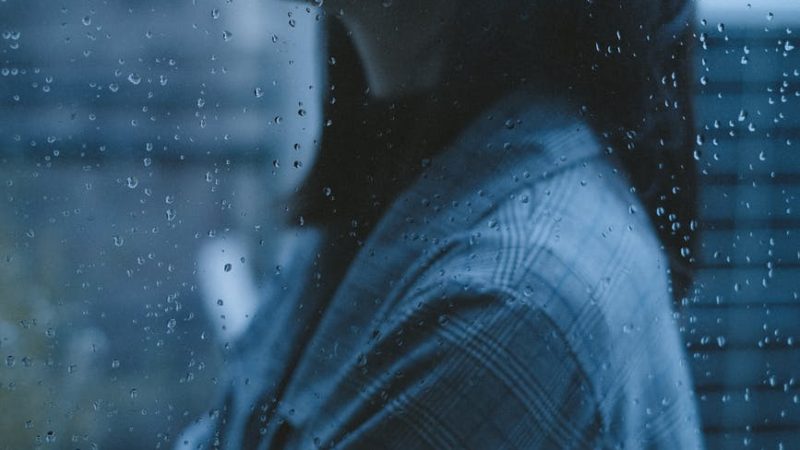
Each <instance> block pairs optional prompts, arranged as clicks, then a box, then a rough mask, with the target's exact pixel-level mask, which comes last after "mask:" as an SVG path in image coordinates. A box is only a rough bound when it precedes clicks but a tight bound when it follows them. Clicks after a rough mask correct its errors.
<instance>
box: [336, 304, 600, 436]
mask: <svg viewBox="0 0 800 450" xmlns="http://www.w3.org/2000/svg"><path fill="white" fill-rule="evenodd" d="M349 373H350V375H349V376H347V377H346V380H345V381H343V382H342V384H341V386H340V389H339V391H338V394H337V399H335V400H334V402H336V403H338V405H339V406H342V408H341V409H339V411H345V412H346V413H345V414H344V415H342V416H340V417H344V420H337V421H336V425H335V426H336V427H338V430H337V431H336V432H335V433H333V435H334V436H336V438H335V439H333V440H331V442H329V443H328V444H330V445H331V446H332V447H334V448H341V449H446V448H458V449H501V448H509V449H539V448H561V449H567V448H593V447H595V446H597V443H596V442H597V439H598V437H599V436H600V435H601V428H602V426H603V424H602V420H601V419H600V414H599V413H598V409H597V407H596V402H595V401H594V396H593V393H592V391H591V386H590V385H589V383H588V382H587V380H586V377H585V375H584V374H583V372H582V371H581V368H580V366H579V364H578V362H577V358H576V357H575V355H574V354H573V353H572V350H571V349H570V348H569V345H568V344H567V342H566V340H565V338H564V337H563V335H562V333H561V331H560V330H559V329H558V327H557V326H556V325H555V324H554V323H553V322H552V321H551V320H550V319H549V318H548V316H547V315H546V314H544V313H543V312H542V311H541V310H538V309H536V308H533V307H531V306H528V305H527V304H526V303H524V302H523V301H520V300H512V299H508V300H503V299H501V298H499V297H498V296H495V295H485V296H477V297H469V298H458V299H454V298H452V297H450V298H445V299H440V300H439V301H436V302H430V303H428V302H426V303H423V304H418V305H415V306H414V307H413V308H411V310H410V311H407V312H406V313H405V314H403V315H402V317H400V318H398V319H397V320H395V322H394V324H393V326H391V327H390V329H389V331H388V332H386V333H382V334H381V335H380V336H379V337H378V338H377V339H376V342H375V344H374V345H372V346H370V347H369V350H368V352H366V353H365V354H361V355H359V357H358V358H357V361H356V362H355V366H354V368H353V370H351V371H350V372H349ZM343 405H346V406H343Z"/></svg>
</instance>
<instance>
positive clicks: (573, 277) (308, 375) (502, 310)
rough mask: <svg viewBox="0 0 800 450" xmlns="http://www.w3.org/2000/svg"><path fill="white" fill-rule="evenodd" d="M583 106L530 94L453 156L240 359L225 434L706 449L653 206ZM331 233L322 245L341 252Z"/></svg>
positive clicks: (236, 443)
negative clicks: (613, 158) (632, 184)
mask: <svg viewBox="0 0 800 450" xmlns="http://www.w3.org/2000/svg"><path fill="white" fill-rule="evenodd" d="M575 116H576V115H574V114H572V113H571V112H570V111H569V108H568V107H565V106H564V105H563V104H560V103H558V102H553V101H551V100H547V99H545V98H543V97H536V96H533V97H532V96H529V95H526V94H522V93H518V94H517V95H515V96H512V97H510V99H507V100H506V101H503V102H500V103H499V104H498V105H496V106H495V107H494V108H493V109H491V110H490V111H489V112H487V113H486V114H482V115H480V117H479V118H478V119H477V121H476V122H475V123H474V124H473V125H472V126H471V127H469V128H468V130H467V131H466V133H464V134H463V135H462V136H461V138H459V139H458V140H457V141H456V144H454V145H453V146H452V147H451V148H449V149H448V150H446V151H445V152H444V153H443V154H441V155H439V156H438V157H436V158H435V159H434V160H433V161H432V162H431V163H430V166H429V167H428V168H427V169H426V170H425V171H424V172H423V174H422V175H421V176H420V178H419V179H417V180H416V181H415V182H414V183H412V185H411V186H410V188H408V189H407V190H406V191H405V192H404V193H403V194H401V195H400V197H399V198H398V199H397V200H396V201H395V202H394V203H393V204H392V205H391V206H390V207H389V209H388V210H387V212H386V214H385V215H384V216H383V217H382V218H381V220H380V221H379V223H378V224H377V226H376V227H375V229H374V231H373V232H372V233H371V235H370V237H369V238H368V239H367V240H366V242H364V244H363V246H362V247H361V248H360V249H359V250H358V251H357V253H356V256H355V257H354V259H353V261H352V263H351V264H350V265H349V266H348V267H347V268H346V270H345V273H344V275H343V277H342V279H341V280H340V281H336V282H334V283H333V284H334V285H333V286H327V287H322V288H320V287H317V286H315V285H314V284H313V283H309V281H308V280H313V279H314V274H315V273H320V272H323V273H324V272H325V271H326V269H327V268H329V265H330V264H334V265H335V264H336V261H335V258H334V260H333V261H327V262H326V261H325V258H324V257H321V258H316V259H313V260H311V261H309V263H308V265H307V268H306V270H300V271H298V272H296V274H297V275H295V277H293V279H292V280H284V281H283V282H287V281H288V284H295V283H303V284H304V286H303V287H302V288H300V289H298V290H296V292H295V294H294V295H291V296H288V297H286V298H283V299H281V300H280V302H278V303H277V304H276V306H275V309H273V310H270V311H264V312H263V313H262V315H261V316H260V317H258V318H256V322H257V323H262V324H265V323H268V324H269V326H267V327H264V328H263V330H268V331H265V332H262V333H259V335H257V336H253V333H251V339H250V341H249V342H248V343H247V344H246V345H245V347H246V348H245V349H244V350H243V351H242V353H241V355H240V364H239V365H238V366H237V367H238V369H237V370H235V371H233V372H232V375H231V378H230V379H229V380H228V382H229V385H230V386H232V388H231V390H230V393H229V395H228V398H229V399H230V400H229V402H228V405H231V406H230V407H229V409H227V410H223V412H222V414H221V415H220V416H219V418H218V419H217V423H216V424H213V425H212V427H210V428H209V430H211V429H214V428H216V429H217V431H218V432H220V435H219V436H220V439H221V441H222V443H223V445H224V446H226V448H238V447H240V446H242V445H244V446H252V447H253V448H257V447H256V445H261V446H262V448H264V447H265V448H306V447H309V446H315V445H316V446H321V447H324V448H327V447H328V446H335V447H337V448H365V449H366V448H398V449H399V448H475V449H483V448H596V447H603V448H613V447H619V448H670V449H672V448H701V447H702V444H701V443H700V442H701V441H700V435H699V429H698V424H697V419H696V416H695V411H694V403H693V400H692V393H691V382H690V380H689V378H688V375H687V371H686V367H685V365H684V364H683V353H682V350H681V346H680V344H679V338H678V335H677V328H676V325H675V323H674V322H673V317H672V313H671V308H670V305H671V299H670V297H669V295H668V291H667V275H666V268H667V262H666V259H665V257H664V255H663V253H662V252H661V250H660V249H659V244H658V239H657V237H656V235H655V233H654V232H653V229H652V225H651V224H650V223H649V220H648V219H647V216H646V215H645V214H642V213H641V212H640V211H641V209H642V206H641V205H640V204H639V202H638V200H637V199H636V198H635V196H634V195H633V194H632V193H631V192H630V190H629V188H628V184H627V182H626V181H625V179H624V177H623V176H622V175H621V173H620V172H619V171H618V170H616V168H615V166H614V164H613V163H612V162H610V161H609V160H608V159H607V155H605V154H603V152H601V151H600V147H599V146H598V143H597V141H596V139H595V138H594V134H593V132H592V131H591V130H590V128H589V127H588V126H586V125H585V124H584V123H582V122H581V121H580V120H578V119H577V118H576V117H575ZM337 239H341V237H339V235H338V234H336V233H333V234H328V235H327V237H326V238H324V239H322V241H321V244H320V246H319V247H318V248H317V250H316V253H317V254H318V255H324V254H325V253H326V251H327V250H326V249H327V248H329V244H330V242H331V241H335V240H337Z"/></svg>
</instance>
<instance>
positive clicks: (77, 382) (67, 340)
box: [0, 0, 800, 449]
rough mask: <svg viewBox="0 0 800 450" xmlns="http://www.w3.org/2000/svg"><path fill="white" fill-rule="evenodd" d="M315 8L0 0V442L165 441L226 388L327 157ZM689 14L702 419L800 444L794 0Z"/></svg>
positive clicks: (221, 0)
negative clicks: (291, 204)
mask: <svg viewBox="0 0 800 450" xmlns="http://www.w3.org/2000/svg"><path fill="white" fill-rule="evenodd" d="M318 13H319V11H318V10H317V9H316V7H315V6H313V5H311V4H309V5H306V4H295V3H284V2H271V1H259V0H183V1H181V2H159V1H155V0H137V1H132V0H109V1H100V0H96V1H93V0H61V1H59V2H51V1H43V0H0V33H2V34H1V35H0V36H1V38H0V189H1V190H2V195H0V202H2V208H0V405H3V406H4V412H3V413H2V415H0V437H1V438H0V449H27V448H39V447H42V448H82V449H83V448H104V449H139V448H170V447H171V446H172V445H173V440H174V438H175V436H176V434H177V433H178V432H179V431H180V430H181V429H182V428H183V427H184V426H186V425H187V424H188V423H190V422H191V421H192V420H193V419H194V418H195V417H197V416H199V415H201V414H202V413H203V411H205V410H206V409H207V408H208V407H209V406H210V404H211V402H212V401H213V400H214V399H213V394H212V393H213V392H215V391H216V383H217V377H218V375H219V371H220V367H221V365H222V364H223V362H224V360H225V357H226V356H225V355H226V351H227V348H228V345H227V344H228V343H230V342H232V341H233V340H235V338H236V337H237V336H238V335H239V333H241V332H242V330H243V329H244V327H245V326H246V324H247V320H248V318H249V317H250V315H251V314H252V312H253V311H254V310H255V308H256V307H257V306H258V303H259V298H261V297H262V296H263V292H262V290H263V287H262V285H263V280H265V279H266V278H267V277H268V276H269V275H270V274H271V273H274V272H275V271H276V270H280V265H281V264H282V258H283V257H284V256H283V255H285V254H286V251H285V249H283V248H282V247H281V245H285V243H286V242H287V239H284V238H283V237H282V236H281V230H280V227H279V226H278V223H279V221H280V217H279V215H280V205H279V204H278V202H277V200H276V199H277V198H279V197H280V195H281V193H285V192H287V191H290V190H291V189H292V188H293V187H294V186H295V185H296V183H297V182H298V180H300V179H301V178H302V177H303V175H304V174H305V171H306V170H308V168H309V167H311V166H312V165H313V160H314V151H315V147H316V143H317V140H318V138H319V135H320V132H321V129H322V127H323V118H322V114H321V102H322V100H323V98H324V95H325V89H323V88H322V86H324V80H323V70H322V67H320V66H319V62H318V61H319V55H320V52H321V45H320V37H321V36H320V32H321V28H322V27H321V26H320V24H319V20H320V18H319V16H318ZM696 25H697V36H696V40H695V42H694V44H695V50H696V51H695V59H696V61H695V69H696V77H695V80H694V81H695V83H696V93H697V95H696V103H695V106H696V111H697V115H696V120H697V123H698V133H699V134H698V137H697V147H696V153H695V156H696V158H697V159H698V161H699V167H698V169H699V170H700V180H701V198H700V209H701V217H700V219H701V220H700V226H701V232H702V234H701V239H702V244H701V248H700V252H699V254H698V256H697V258H698V269H699V275H698V280H697V286H696V289H695V295H694V296H692V298H690V299H689V300H688V302H687V304H686V305H685V307H684V308H683V310H682V312H681V317H682V324H683V325H682V332H683V336H684V339H685V341H686V346H687V351H688V353H689V356H690V359H691V361H692V368H693V373H694V377H695V381H696V384H697V394H698V400H699V405H700V408H701V415H702V419H703V425H704V429H705V433H706V436H707V443H708V447H709V448H711V449H728V448H734V449H735V448H754V449H795V448H800V386H799V385H798V382H799V381H798V380H799V379H800V351H798V346H800V344H799V343H798V340H800V298H799V297H800V237H798V233H800V219H798V211H797V209H798V205H797V204H796V203H797V196H798V194H800V154H798V148H800V147H799V146H800V117H799V116H798V115H799V114H800V50H798V49H796V48H795V46H800V39H799V38H800V4H798V3H796V2H795V1H794V0H780V1H766V0H765V1H757V0H753V1H751V2H749V3H748V2H746V1H739V0H700V1H699V2H698V17H697V21H696ZM322 59H323V60H324V59H325V58H322Z"/></svg>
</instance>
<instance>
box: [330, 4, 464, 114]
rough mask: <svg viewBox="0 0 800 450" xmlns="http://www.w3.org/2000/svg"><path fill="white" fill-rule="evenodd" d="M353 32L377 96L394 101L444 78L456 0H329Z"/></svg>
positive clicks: (354, 40)
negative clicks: (448, 27)
mask: <svg viewBox="0 0 800 450" xmlns="http://www.w3.org/2000/svg"><path fill="white" fill-rule="evenodd" d="M323 7H324V8H325V9H326V11H327V12H328V14H331V15H334V16H337V17H339V18H340V19H341V20H342V22H343V23H344V25H345V26H346V27H347V29H348V31H349V32H350V33H351V36H352V39H353V42H354V44H355V46H356V50H357V51H358V53H359V56H360V57H361V60H362V63H363V65H364V70H365V72H366V76H367V83H368V85H369V88H370V91H371V92H372V94H373V95H374V96H376V97H379V98H384V99H391V98H396V97H400V96H403V95H407V94H413V93H418V92H421V91H425V90H429V89H431V88H433V87H435V86H437V85H438V84H439V83H440V82H441V78H442V73H443V70H444V68H445V67H444V61H445V58H444V57H445V55H446V53H447V49H448V48H449V44H450V43H449V42H448V41H447V39H448V33H445V31H446V30H445V28H446V26H447V19H449V18H452V17H453V16H454V12H455V11H456V8H457V7H458V5H457V3H456V0H329V1H326V2H325V3H324V6H323Z"/></svg>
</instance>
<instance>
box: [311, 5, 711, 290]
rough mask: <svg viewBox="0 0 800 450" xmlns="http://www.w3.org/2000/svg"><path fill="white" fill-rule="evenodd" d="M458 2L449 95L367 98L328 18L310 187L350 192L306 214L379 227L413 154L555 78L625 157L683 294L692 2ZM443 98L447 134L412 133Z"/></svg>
mask: <svg viewBox="0 0 800 450" xmlns="http://www.w3.org/2000/svg"><path fill="white" fill-rule="evenodd" d="M459 8H460V11H459V13H458V17H457V18H456V20H453V21H452V22H449V23H450V26H451V27H452V29H451V32H452V33H453V35H455V36H456V39H454V42H456V43H457V45H458V48H454V49H452V51H451V52H449V55H450V58H451V59H450V61H449V64H447V67H448V69H447V73H446V74H445V77H444V80H445V85H446V86H444V90H445V91H447V90H448V89H449V94H444V93H439V94H437V93H429V94H427V95H426V96H425V97H424V98H417V97H409V98H405V99H401V100H396V101H393V102H380V101H376V100H373V99H370V98H369V95H367V91H366V82H365V80H364V76H363V73H362V70H361V68H360V65H359V63H358V57H357V56H356V54H355V52H354V50H353V47H352V45H351V43H350V42H349V39H348V38H347V34H346V31H345V30H344V29H343V28H342V27H341V25H339V24H337V23H335V21H331V22H333V23H331V24H330V31H331V32H330V33H329V34H330V40H329V53H330V54H331V56H332V59H331V62H333V61H336V62H335V64H331V66H330V72H329V80H330V86H331V89H332V91H331V97H330V98H331V102H330V104H329V106H328V111H327V114H326V116H327V118H328V119H329V120H330V121H331V123H333V126H330V127H328V128H327V129H326V132H325V134H324V137H323V143H322V147H323V151H322V153H321V157H320V160H319V161H318V162H317V166H316V167H315V169H314V173H313V174H312V177H311V178H312V180H313V181H312V183H311V184H310V187H309V186H306V189H305V190H306V193H307V194H309V195H310V196H312V197H315V198H317V199H321V194H320V192H322V191H325V192H327V193H328V194H326V196H327V197H331V196H330V194H329V193H330V192H331V191H332V192H335V193H337V195H338V196H339V198H343V199H346V201H344V202H335V203H334V202H329V201H325V200H321V201H320V202H318V203H312V206H313V208H308V209H307V210H306V211H305V213H306V214H307V215H309V216H311V217H312V218H313V216H320V215H327V216H329V217H330V216H338V217H340V218H343V219H347V220H348V221H349V220H351V219H352V218H353V217H357V218H358V220H361V221H364V222H367V223H366V227H364V228H365V229H368V227H369V223H368V222H369V221H370V217H373V218H374V217H375V216H376V214H377V212H378V211H380V210H381V209H382V207H383V206H385V205H386V203H388V201H390V200H391V197H392V195H393V193H395V192H396V191H397V190H399V189H401V188H402V187H403V186H404V184H405V183H407V181H408V179H409V178H410V175H413V174H414V170H415V167H416V165H415V164H413V163H410V164H409V163H407V162H408V161H412V162H413V161H414V160H415V158H424V157H426V156H428V154H427V153H426V152H428V151H435V149H436V148H437V147H441V146H443V145H444V143H445V142H444V141H446V140H447V139H448V138H449V137H450V132H455V131H456V130H457V129H458V127H459V125H461V126H463V124H464V120H466V119H467V118H468V117H469V115H470V113H475V112H479V109H480V108H481V107H482V106H484V105H485V104H486V103H488V102H490V101H491V100H493V99H496V98H498V97H499V96H501V95H503V94H505V93H506V92H508V91H511V90H514V89H517V88H521V87H523V86H526V85H532V84H533V83H544V85H546V86H548V89H549V90H558V92H563V93H564V97H565V98H566V99H567V100H568V101H570V102H572V103H573V104H574V105H575V107H576V110H578V111H581V112H582V113H583V114H584V116H585V118H586V119H587V121H588V122H589V123H590V124H591V125H592V126H593V128H594V129H595V130H596V132H597V134H598V135H599V136H601V137H602V138H603V140H604V142H605V143H606V145H607V152H608V153H609V154H610V155H611V157H612V158H616V159H618V161H619V162H620V163H621V165H622V166H623V167H624V169H625V171H626V172H627V175H628V176H629V177H630V180H631V182H632V184H633V186H634V187H635V188H636V190H637V192H638V195H639V196H640V198H641V199H642V201H643V203H644V204H645V205H646V207H647V210H648V213H649V214H650V216H651V217H652V221H653V223H654V225H655V227H656V228H657V229H658V232H659V235H660V237H661V240H662V242H663V244H664V248H665V250H666V252H667V254H668V255H669V256H670V260H671V275H672V281H673V293H674V296H675V298H676V299H680V298H681V297H682V296H684V295H685V293H686V292H687V289H688V287H689V285H690V282H691V271H690V269H689V265H690V263H691V261H692V258H693V257H692V250H693V231H694V228H695V226H694V221H693V219H694V215H695V188H696V180H695V177H696V175H695V169H694V159H693V158H692V147H693V145H694V129H693V127H694V123H693V117H692V111H691V102H690V93H691V92H690V91H691V82H690V73H691V72H690V59H689V47H690V41H691V37H692V27H691V20H692V17H693V14H692V13H693V10H692V7H691V4H690V2H688V1H685V0H663V1H652V2H648V1H644V0H636V1H620V0H616V1H603V0H570V1H566V2H563V1H559V2H546V1H541V0H509V1H505V2H499V4H493V5H491V7H487V5H486V3H485V2H479V1H468V2H462V4H461V6H459ZM448 95H449V96H448ZM438 100H441V101H442V102H447V103H449V106H450V109H448V111H449V114H448V118H449V125H448V123H442V121H441V118H439V120H438V123H439V129H438V130H437V133H439V134H438V135H437V136H427V137H422V138H421V139H420V140H418V141H413V140H410V139H409V138H408V137H406V136H404V131H405V132H407V131H408V130H410V129H413V127H414V125H413V123H414V122H415V121H416V122H419V120H420V119H419V117H420V111H419V108H418V107H419V105H422V104H428V103H431V101H433V102H436V101H438ZM453 104H455V105H456V108H455V109H453V108H452V106H453ZM426 107H427V106H426ZM453 111H455V112H453ZM404 144H405V145H404ZM396 147H403V149H402V151H397V149H396ZM345 149H346V150H345ZM412 150H413V151H416V152H417V153H416V154H415V155H413V157H411V158H407V159H406V160H405V162H406V164H403V163H402V162H400V161H397V160H392V161H388V160H387V158H393V157H394V156H393V155H396V154H398V153H403V154H405V155H406V156H408V152H409V151H412ZM417 161H418V159H417ZM387 170H388V172H387ZM356 180H362V183H361V184H360V183H359V182H357V181H356ZM363 183H366V184H367V187H366V189H365V186H364V185H363ZM365 190H366V191H369V195H367V196H366V198H365V197H364V196H363V192H364V191H365ZM359 192H360V193H362V195H361V198H362V199H363V200H362V201H360V202H359V201H358V200H356V199H357V198H359ZM345 210H347V212H345ZM365 211H372V214H370V213H365Z"/></svg>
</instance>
